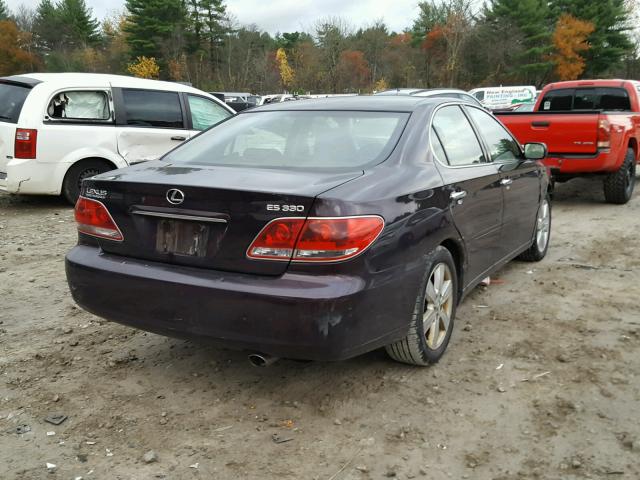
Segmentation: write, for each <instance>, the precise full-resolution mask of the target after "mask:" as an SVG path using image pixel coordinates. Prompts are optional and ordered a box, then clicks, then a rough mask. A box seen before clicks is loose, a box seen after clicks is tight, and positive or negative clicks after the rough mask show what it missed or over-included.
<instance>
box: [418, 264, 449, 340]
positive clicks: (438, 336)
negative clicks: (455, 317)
mask: <svg viewBox="0 0 640 480" xmlns="http://www.w3.org/2000/svg"><path fill="white" fill-rule="evenodd" d="M452 312H453V275H452V273H451V269H450V268H449V266H448V265H447V264H446V263H438V264H437V265H436V266H435V267H434V268H433V270H432V271H431V275H430V276H429V280H428V281H427V288H426V294H425V301H424V313H423V315H422V321H423V326H424V335H425V340H426V342H427V346H428V347H429V348H430V349H431V350H437V349H438V348H439V347H440V346H441V345H442V342H444V339H445V338H446V337H447V332H448V331H449V326H450V325H451V314H452Z"/></svg>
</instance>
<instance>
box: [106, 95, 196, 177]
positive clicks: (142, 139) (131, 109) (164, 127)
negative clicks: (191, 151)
mask: <svg viewBox="0 0 640 480" xmlns="http://www.w3.org/2000/svg"><path fill="white" fill-rule="evenodd" d="M114 103H115V109H116V131H117V141H118V152H119V153H120V155H121V156H122V157H123V158H124V159H125V160H126V161H127V163H129V164H130V165H131V164H134V163H140V162H145V161H148V160H156V159H158V158H160V157H161V156H162V155H164V154H165V153H167V152H168V151H169V150H171V149H173V148H174V147H176V146H178V145H180V144H181V143H182V142H184V141H185V140H187V139H188V138H189V137H190V132H189V130H188V129H187V122H186V115H185V107H184V104H183V102H182V99H181V97H180V94H179V93H178V92H165V91H160V90H144V89H129V88H122V89H116V88H114Z"/></svg>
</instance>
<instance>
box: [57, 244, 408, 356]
mask: <svg viewBox="0 0 640 480" xmlns="http://www.w3.org/2000/svg"><path fill="white" fill-rule="evenodd" d="M66 271H67V280H68V282H69V287H70V289H71V293H72V295H73V298H74V300H75V301H76V302H77V303H78V304H79V305H80V306H82V307H83V308H85V309H86V310H88V311H90V312H92V313H94V314H96V315H98V316H101V317H103V318H106V319H108V320H112V321H115V322H118V323H122V324H125V325H129V326H132V327H136V328H140V329H143V330H148V331H151V332H155V333H159V334H162V335H167V336H173V337H182V338H191V339H195V340H202V341H208V342H213V343H219V344H221V345H223V346H227V347H231V348H238V349H242V350H252V351H260V352H264V353H268V354H271V355H274V356H279V357H287V358H300V359H310V360H342V359H346V358H349V357H353V356H356V355H359V354H361V353H364V352H367V351H370V350H373V349H375V348H378V347H380V346H383V345H386V344H388V343H390V342H392V341H394V340H397V339H398V338H401V337H402V336H404V335H405V334H406V330H407V326H408V322H409V319H410V318H411V310H412V308H413V302H414V301H415V294H416V288H417V285H418V282H419V275H420V273H419V272H417V271H416V272H413V273H411V272H406V271H403V274H398V275H396V276H390V275H389V274H388V272H387V273H385V274H382V275H380V277H381V278H376V276H375V275H373V278H370V279H368V280H365V279H364V278H363V277H360V276H351V275H338V274H335V275H310V274H301V273H293V272H290V273H285V274H284V275H282V276H280V277H260V276H256V275H248V274H240V273H227V272H219V271H212V270H204V269H199V268H191V267H181V266H176V265H166V264H159V263H151V262H145V261H140V260H135V259H129V258H125V257H119V256H114V255H110V254H104V253H100V250H99V249H98V248H95V247H89V246H77V247H75V248H73V249H72V250H71V251H70V252H69V253H68V255H67V257H66ZM412 284H413V286H411V285H412ZM412 298H413V300H412Z"/></svg>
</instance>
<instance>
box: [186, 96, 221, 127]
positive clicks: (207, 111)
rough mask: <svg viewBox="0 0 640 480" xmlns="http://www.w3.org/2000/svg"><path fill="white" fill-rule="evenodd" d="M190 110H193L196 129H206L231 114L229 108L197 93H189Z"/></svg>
mask: <svg viewBox="0 0 640 480" xmlns="http://www.w3.org/2000/svg"><path fill="white" fill-rule="evenodd" d="M188 98H189V110H191V122H192V123H193V129H194V130H206V129H207V128H209V127H211V126H212V125H215V124H216V123H218V122H221V121H222V120H224V119H225V118H227V117H230V116H231V112H229V110H227V109H225V108H223V107H221V106H220V105H218V104H217V103H215V102H214V101H212V100H209V99H208V98H204V97H199V96H197V95H189V96H188Z"/></svg>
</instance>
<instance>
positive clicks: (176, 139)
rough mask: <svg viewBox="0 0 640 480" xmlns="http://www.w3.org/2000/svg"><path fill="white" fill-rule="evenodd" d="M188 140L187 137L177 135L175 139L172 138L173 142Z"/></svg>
mask: <svg viewBox="0 0 640 480" xmlns="http://www.w3.org/2000/svg"><path fill="white" fill-rule="evenodd" d="M186 139H187V137H181V136H180V135H177V136H175V137H171V140H175V141H176V142H184V141H185V140H186Z"/></svg>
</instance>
